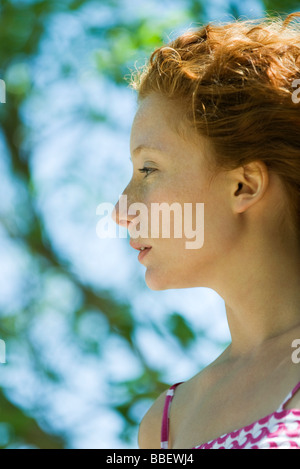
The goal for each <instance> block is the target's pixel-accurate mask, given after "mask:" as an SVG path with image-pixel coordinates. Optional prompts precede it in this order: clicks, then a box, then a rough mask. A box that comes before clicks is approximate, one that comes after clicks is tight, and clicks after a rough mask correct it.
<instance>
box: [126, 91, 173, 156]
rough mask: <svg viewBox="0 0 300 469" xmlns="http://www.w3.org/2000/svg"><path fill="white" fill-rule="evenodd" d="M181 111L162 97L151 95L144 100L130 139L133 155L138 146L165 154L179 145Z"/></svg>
mask: <svg viewBox="0 0 300 469" xmlns="http://www.w3.org/2000/svg"><path fill="white" fill-rule="evenodd" d="M181 115H182V112H181V109H180V107H179V105H178V104H175V103H174V102H172V101H170V100H168V99H167V98H165V97H163V96H159V95H157V94H154V93H153V94H151V95H149V96H147V97H146V98H144V99H143V100H142V101H141V103H140V105H139V107H138V110H137V113H136V115H135V118H134V121H133V124H132V129H131V138H130V149H131V153H132V154H133V152H134V150H135V149H136V148H137V147H139V146H149V147H153V146H155V147H156V148H158V149H160V150H161V151H165V152H167V151H168V150H170V149H171V148H172V149H173V147H174V143H175V144H179V142H180V132H179V127H180V125H181V119H180V116H181Z"/></svg>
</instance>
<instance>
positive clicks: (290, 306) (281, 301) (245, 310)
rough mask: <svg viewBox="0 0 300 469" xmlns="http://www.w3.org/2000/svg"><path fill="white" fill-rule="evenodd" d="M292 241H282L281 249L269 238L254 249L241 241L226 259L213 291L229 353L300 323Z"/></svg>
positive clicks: (299, 276) (297, 262)
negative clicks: (221, 303) (221, 306)
mask: <svg viewBox="0 0 300 469" xmlns="http://www.w3.org/2000/svg"><path fill="white" fill-rule="evenodd" d="M287 246H288V247H287ZM296 246H297V243H295V244H292V243H290V244H288V245H287V243H285V246H284V249H283V245H282V243H280V245H278V246H276V245H275V243H274V242H273V243H272V244H271V243H269V244H268V245H266V246H260V249H256V248H257V247H258V246H255V245H253V246H252V247H251V246H249V243H244V249H237V251H236V252H235V254H233V259H231V262H227V263H226V265H228V268H227V269H226V270H227V272H224V269H223V270H222V280H221V279H219V280H220V283H219V288H216V291H218V293H219V294H220V295H221V296H222V298H223V299H224V300H225V305H226V313H227V319H228V324H229V328H230V333H231V339H232V344H231V346H230V354H231V355H232V356H239V355H242V354H245V353H248V352H251V351H253V350H255V349H257V347H260V346H261V345H263V344H264V343H265V342H266V341H268V340H269V339H271V338H274V337H277V336H282V335H283V334H285V333H286V332H288V331H292V330H293V329H294V328H296V327H297V326H300V288H299V282H300V252H299V250H297V248H296ZM241 259H242V262H241ZM298 333H299V331H298ZM298 335H299V334H298ZM295 338H299V337H295Z"/></svg>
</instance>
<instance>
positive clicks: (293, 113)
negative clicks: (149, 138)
mask: <svg viewBox="0 0 300 469" xmlns="http://www.w3.org/2000/svg"><path fill="white" fill-rule="evenodd" d="M297 16H300V12H297V13H292V14H290V15H288V16H287V17H286V18H285V20H283V19H281V18H280V17H266V18H264V19H260V20H243V21H242V20H236V21H234V22H232V23H229V24H227V23H226V24H224V23H223V24H212V23H208V24H207V25H206V26H203V27H201V28H200V29H196V30H194V29H193V30H191V29H189V30H188V31H187V32H185V33H184V34H182V35H180V36H179V37H177V38H176V39H174V40H173V41H171V42H170V43H169V44H167V45H163V46H162V47H159V48H158V49H156V50H155V51H154V52H153V53H152V54H151V57H150V59H149V60H148V62H147V63H146V65H144V66H143V67H141V68H140V69H137V70H136V71H135V72H133V73H132V75H131V80H130V86H131V87H132V88H133V89H135V90H136V91H137V92H138V100H139V101H140V100H142V99H143V98H145V97H146V96H148V95H149V94H150V93H152V92H158V93H161V94H162V95H164V96H166V97H168V98H170V99H172V100H178V101H180V102H181V103H182V104H183V106H184V108H185V110H186V112H185V113H184V116H185V117H187V118H188V120H189V122H190V123H192V125H193V126H195V128H196V129H197V131H198V132H199V133H200V134H201V135H204V136H206V137H208V138H209V140H210V141H211V142H212V144H213V148H214V149H215V155H214V164H215V167H216V168H219V169H223V170H232V169H236V168H238V167H240V166H242V165H245V164H248V163H250V162H252V161H254V160H261V161H263V162H264V163H265V164H266V166H267V168H268V169H269V170H270V171H274V172H275V173H276V174H277V175H278V176H279V177H280V178H281V180H282V181H283V183H284V188H285V189H286V195H287V197H288V199H287V200H288V202H289V203H288V207H287V208H288V211H289V213H290V220H291V221H292V226H293V229H294V230H295V232H296V234H297V236H298V239H299V238H300V103H299V102H300V97H299V98H298V96H297V88H299V91H300V26H299V22H297V21H292V20H294V19H295V18H296V17H297ZM297 79H298V80H299V82H297V81H296V80H297ZM299 94H300V93H299ZM298 101H299V102H298Z"/></svg>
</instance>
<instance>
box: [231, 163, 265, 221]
mask: <svg viewBox="0 0 300 469" xmlns="http://www.w3.org/2000/svg"><path fill="white" fill-rule="evenodd" d="M231 178H232V181H231V183H232V199H231V200H232V209H233V211H234V212H235V213H243V212H245V211H246V210H248V208H249V207H251V206H252V205H254V204H256V203H257V202H258V201H259V200H261V199H262V198H263V196H264V194H265V192H266V190H267V187H268V184H269V175H268V168H267V166H266V164H265V163H263V162H262V161H253V162H251V163H248V164H246V165H244V166H241V167H239V168H237V169H235V170H233V171H231Z"/></svg>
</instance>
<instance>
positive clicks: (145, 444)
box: [138, 389, 168, 449]
mask: <svg viewBox="0 0 300 469" xmlns="http://www.w3.org/2000/svg"><path fill="white" fill-rule="evenodd" d="M167 392H168V389H166V391H164V392H163V393H162V394H161V395H160V396H159V397H158V398H157V399H156V401H155V402H154V403H153V404H152V406H151V407H150V409H149V410H148V412H147V413H146V415H145V416H144V418H143V420H142V422H141V424H140V428H139V437H138V440H139V447H140V449H160V433H161V424H162V417H163V411H164V405H165V399H166V396H167Z"/></svg>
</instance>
